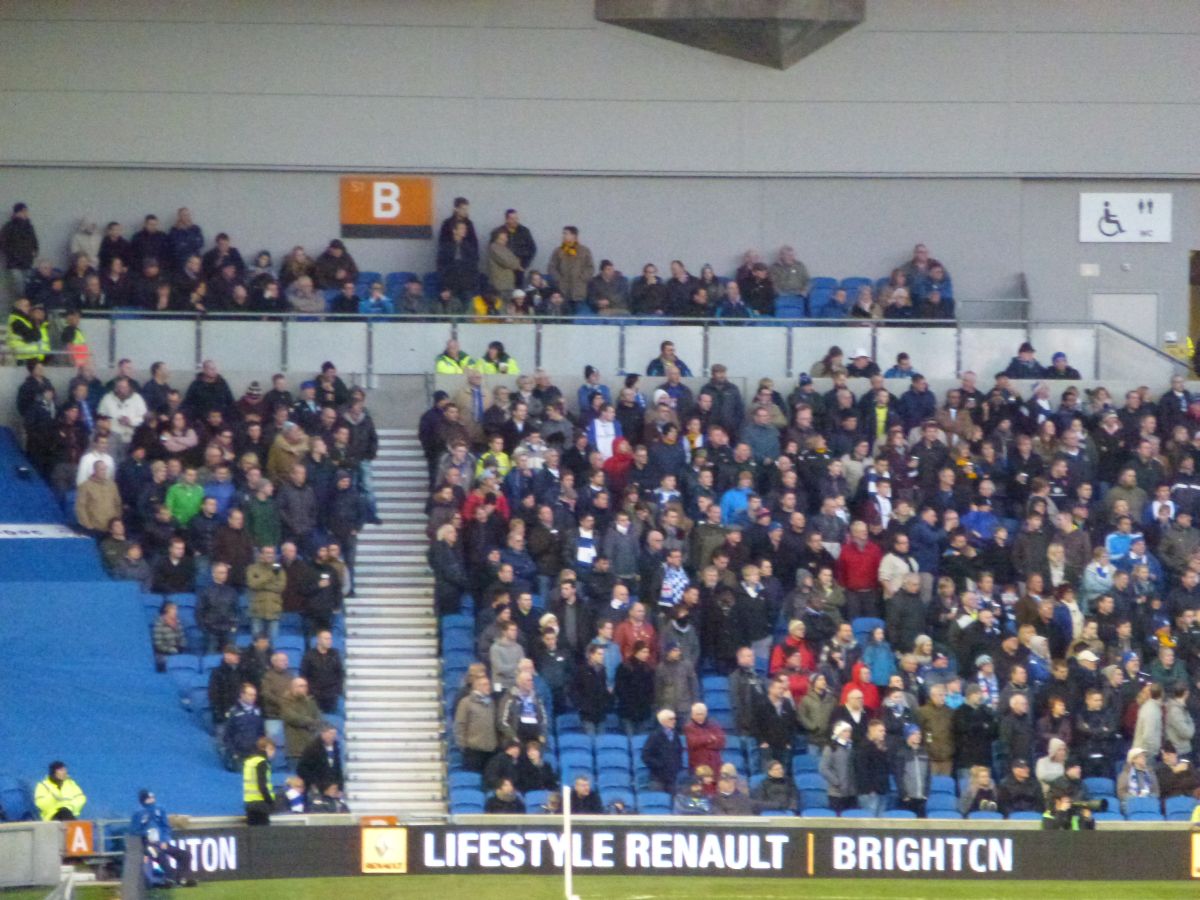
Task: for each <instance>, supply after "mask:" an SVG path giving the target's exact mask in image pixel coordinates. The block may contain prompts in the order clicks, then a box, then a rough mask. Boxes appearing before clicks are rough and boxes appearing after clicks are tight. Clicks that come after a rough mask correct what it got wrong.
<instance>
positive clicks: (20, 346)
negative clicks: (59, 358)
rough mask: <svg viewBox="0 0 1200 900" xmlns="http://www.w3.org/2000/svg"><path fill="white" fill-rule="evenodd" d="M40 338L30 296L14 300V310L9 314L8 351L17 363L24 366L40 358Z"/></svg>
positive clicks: (39, 330)
mask: <svg viewBox="0 0 1200 900" xmlns="http://www.w3.org/2000/svg"><path fill="white" fill-rule="evenodd" d="M40 338H41V329H40V328H39V327H38V326H37V325H36V324H34V316H33V311H32V310H31V308H30V304H29V298H28V297H18V298H17V299H16V300H15V301H13V308H12V312H11V313H10V314H9V316H8V351H9V353H11V354H12V355H13V358H14V359H15V360H16V363H17V365H19V366H22V365H24V364H25V363H27V362H28V361H29V360H31V359H37V358H38V343H39V340H40Z"/></svg>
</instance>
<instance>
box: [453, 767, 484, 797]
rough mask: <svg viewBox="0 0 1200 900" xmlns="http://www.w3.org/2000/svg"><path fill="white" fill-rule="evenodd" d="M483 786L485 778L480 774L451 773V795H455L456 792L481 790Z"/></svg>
mask: <svg viewBox="0 0 1200 900" xmlns="http://www.w3.org/2000/svg"><path fill="white" fill-rule="evenodd" d="M482 784H483V776H482V775H480V774H479V773H478V772H451V773H450V793H451V794H454V793H455V791H456V790H462V789H463V788H467V789H470V790H476V791H477V790H479V789H480V786H481V785H482Z"/></svg>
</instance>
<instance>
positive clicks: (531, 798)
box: [525, 791, 550, 812]
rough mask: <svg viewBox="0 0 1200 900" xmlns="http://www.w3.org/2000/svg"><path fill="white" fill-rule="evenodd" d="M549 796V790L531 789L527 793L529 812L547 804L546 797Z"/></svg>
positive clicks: (527, 808) (526, 801) (526, 804)
mask: <svg viewBox="0 0 1200 900" xmlns="http://www.w3.org/2000/svg"><path fill="white" fill-rule="evenodd" d="M549 796H550V792H549V791H530V792H529V793H527V794H526V795H525V809H526V810H527V811H528V812H537V811H538V810H539V809H540V808H541V807H543V806H545V805H546V798H547V797H549Z"/></svg>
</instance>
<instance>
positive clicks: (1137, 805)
mask: <svg viewBox="0 0 1200 900" xmlns="http://www.w3.org/2000/svg"><path fill="white" fill-rule="evenodd" d="M1136 813H1155V814H1156V815H1161V814H1162V807H1161V806H1160V805H1159V801H1158V798H1157V797H1130V798H1129V799H1128V800H1126V801H1125V815H1126V817H1129V816H1132V815H1134V814H1136Z"/></svg>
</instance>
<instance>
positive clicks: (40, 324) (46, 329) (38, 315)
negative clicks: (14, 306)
mask: <svg viewBox="0 0 1200 900" xmlns="http://www.w3.org/2000/svg"><path fill="white" fill-rule="evenodd" d="M30 312H32V313H33V327H34V328H36V329H37V356H36V357H35V358H36V359H39V360H41V361H42V362H47V361H49V359H50V353H51V352H52V351H51V349H50V323H49V322H47V321H46V307H44V306H42V304H40V303H37V304H35V305H34V307H33V309H32V310H30Z"/></svg>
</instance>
